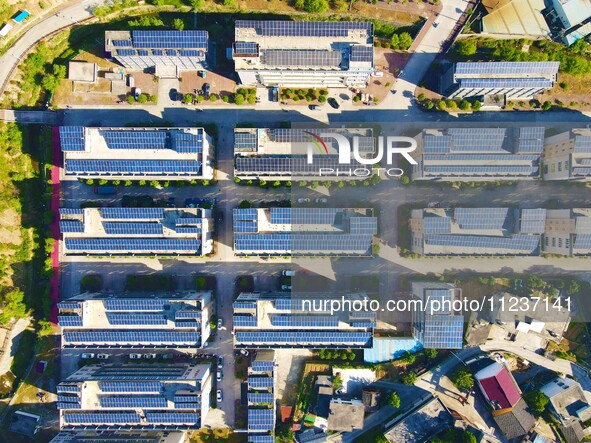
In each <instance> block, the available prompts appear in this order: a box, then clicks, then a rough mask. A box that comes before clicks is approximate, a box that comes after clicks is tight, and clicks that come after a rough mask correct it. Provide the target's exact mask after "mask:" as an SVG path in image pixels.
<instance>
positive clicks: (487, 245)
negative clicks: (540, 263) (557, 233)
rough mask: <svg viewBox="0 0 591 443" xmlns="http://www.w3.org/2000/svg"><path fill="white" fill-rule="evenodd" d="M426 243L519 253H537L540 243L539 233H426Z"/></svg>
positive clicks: (487, 251)
mask: <svg viewBox="0 0 591 443" xmlns="http://www.w3.org/2000/svg"><path fill="white" fill-rule="evenodd" d="M425 243H426V244H427V245H432V246H448V247H458V248H479V249H482V253H483V254H490V253H494V252H493V251H495V250H507V251H514V252H519V253H527V254H530V255H531V254H535V253H536V252H537V251H538V248H539V245H540V237H539V236H538V235H522V234H516V235H513V236H511V237H493V236H489V237H487V236H478V235H426V236H425Z"/></svg>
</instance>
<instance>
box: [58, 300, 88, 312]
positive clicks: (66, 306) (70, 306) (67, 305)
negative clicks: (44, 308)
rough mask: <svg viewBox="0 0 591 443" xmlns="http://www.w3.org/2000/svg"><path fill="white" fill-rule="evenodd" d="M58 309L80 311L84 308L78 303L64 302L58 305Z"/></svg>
mask: <svg viewBox="0 0 591 443" xmlns="http://www.w3.org/2000/svg"><path fill="white" fill-rule="evenodd" d="M57 308H58V309H60V310H61V309H80V308H82V306H81V305H80V303H78V302H67V301H62V302H59V303H58V304H57Z"/></svg>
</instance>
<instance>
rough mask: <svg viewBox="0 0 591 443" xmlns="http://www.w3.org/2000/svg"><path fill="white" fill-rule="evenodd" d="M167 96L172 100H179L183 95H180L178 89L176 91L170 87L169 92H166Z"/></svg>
mask: <svg viewBox="0 0 591 443" xmlns="http://www.w3.org/2000/svg"><path fill="white" fill-rule="evenodd" d="M168 96H169V98H170V100H171V101H173V102H178V101H181V99H182V97H183V96H182V95H181V93H180V92H179V91H177V90H176V89H175V88H172V89H171V90H170V92H169V93H168Z"/></svg>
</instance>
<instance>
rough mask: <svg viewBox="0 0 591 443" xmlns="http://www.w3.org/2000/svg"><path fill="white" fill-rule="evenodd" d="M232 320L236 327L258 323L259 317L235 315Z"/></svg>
mask: <svg viewBox="0 0 591 443" xmlns="http://www.w3.org/2000/svg"><path fill="white" fill-rule="evenodd" d="M232 321H233V324H234V327H235V328H240V327H252V326H256V325H257V318H256V317H255V316H254V315H234V316H233V318H232Z"/></svg>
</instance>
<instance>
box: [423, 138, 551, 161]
mask: <svg viewBox="0 0 591 443" xmlns="http://www.w3.org/2000/svg"><path fill="white" fill-rule="evenodd" d="M528 141H530V140H528ZM539 158H540V156H539V155H519V154H503V155H498V154H497V155H495V154H447V155H441V154H425V155H424V156H423V160H424V161H425V162H427V161H430V162H431V161H433V162H450V163H452V162H492V161H495V162H499V161H502V162H505V163H508V164H514V163H515V162H525V161H527V162H533V161H536V160H538V159H539ZM451 166H453V165H451Z"/></svg>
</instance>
